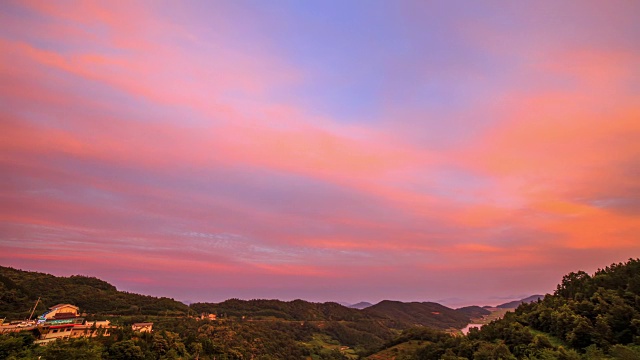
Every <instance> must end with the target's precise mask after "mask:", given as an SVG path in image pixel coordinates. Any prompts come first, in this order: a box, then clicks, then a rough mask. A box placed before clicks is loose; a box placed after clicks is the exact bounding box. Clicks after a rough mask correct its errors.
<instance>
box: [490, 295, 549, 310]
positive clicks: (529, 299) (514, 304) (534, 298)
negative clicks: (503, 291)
mask: <svg viewBox="0 0 640 360" xmlns="http://www.w3.org/2000/svg"><path fill="white" fill-rule="evenodd" d="M543 298H544V295H531V296H528V297H526V298H524V299H520V300H514V301H509V302H507V303H504V304H500V305H498V306H496V307H497V308H499V309H515V308H517V307H518V306H520V304H522V303H525V304H528V303H532V302H535V301H538V300H539V299H543Z"/></svg>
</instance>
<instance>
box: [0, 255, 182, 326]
mask: <svg viewBox="0 0 640 360" xmlns="http://www.w3.org/2000/svg"><path fill="white" fill-rule="evenodd" d="M38 298H40V302H39V303H38V307H37V308H36V311H35V313H36V314H41V313H43V312H44V311H45V310H47V309H48V307H49V306H53V305H55V304H60V303H70V304H74V305H76V306H78V307H80V310H81V311H82V312H87V313H92V314H119V315H127V314H130V315H133V314H142V315H153V314H164V315H169V314H173V315H182V314H186V313H187V311H188V307H187V305H185V304H183V303H181V302H179V301H175V300H173V299H170V298H166V297H161V298H158V297H154V296H147V295H139V294H132V293H128V292H124V291H118V289H116V287H115V286H113V285H111V284H109V283H107V282H106V281H102V280H100V279H97V278H94V277H86V276H80V275H74V276H70V277H61V276H60V277H59V276H53V275H49V274H44V273H39V272H33V271H23V270H18V269H14V268H10V267H4V266H0V314H2V316H3V317H4V316H6V317H7V318H10V319H21V318H26V317H28V316H29V314H30V310H31V309H32V308H33V305H34V304H35V303H36V300H37V299H38Z"/></svg>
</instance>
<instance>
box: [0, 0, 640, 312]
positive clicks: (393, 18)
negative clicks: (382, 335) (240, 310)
mask: <svg viewBox="0 0 640 360" xmlns="http://www.w3.org/2000/svg"><path fill="white" fill-rule="evenodd" d="M568 4H569V3H567V4H565V5H554V4H551V3H544V2H543V3H536V4H535V5H534V4H528V5H527V4H524V5H513V6H510V7H506V8H503V7H501V9H500V11H497V9H494V10H496V11H489V9H490V7H488V8H479V7H478V6H476V5H474V6H472V7H471V8H469V9H465V10H460V9H457V8H454V6H453V5H447V4H440V5H437V4H423V3H415V4H413V3H403V4H387V3H375V4H371V6H368V7H367V8H366V9H361V8H359V7H358V6H356V5H355V4H334V5H335V7H334V6H331V7H326V6H325V5H321V4H310V5H308V6H310V7H309V8H305V7H303V6H301V5H299V4H278V5H277V6H276V7H277V8H278V9H279V10H278V11H273V9H263V8H262V6H263V5H261V4H257V3H252V2H246V3H235V4H224V5H222V4H209V3H200V2H194V3H189V4H186V5H185V6H181V7H180V9H176V8H175V5H173V4H170V3H162V2H160V3H153V4H149V3H144V2H134V3H127V4H102V3H85V2H81V3H80V4H74V3H72V2H69V3H66V2H61V3H46V4H45V3H40V2H6V3H4V4H2V5H0V9H1V10H2V11H0V20H2V22H3V24H6V26H3V29H2V30H0V150H1V151H0V173H2V176H0V184H1V187H0V198H1V199H2V201H1V202H0V261H1V262H2V264H5V265H10V266H16V267H22V268H26V269H32V270H42V271H49V272H54V273H56V274H67V275H68V274H73V273H83V274H87V275H93V276H100V277H102V278H105V279H107V280H110V281H112V282H114V283H116V284H117V285H118V286H120V287H123V288H125V289H127V290H132V291H142V292H148V293H152V294H156V295H169V296H174V297H177V298H179V299H183V298H184V299H186V298H188V299H191V300H202V301H205V300H209V301H217V300H222V299H224V298H227V297H249V298H253V297H278V298H282V299H292V298H298V297H301V298H306V299H310V300H317V301H324V300H339V301H354V302H355V301H360V300H368V301H377V300H381V299H383V298H396V299H401V300H437V299H468V303H471V302H474V301H476V302H477V301H480V302H481V301H492V300H491V299H496V298H497V297H509V296H511V295H514V294H523V293H534V292H536V293H537V292H545V291H551V290H553V287H554V285H555V283H557V282H558V280H559V279H560V278H561V276H562V275H563V274H564V273H566V272H567V271H572V270H577V269H586V270H595V268H597V267H598V266H604V265H606V264H607V263H609V262H612V261H621V260H625V259H626V258H629V257H634V256H639V255H638V254H640V243H638V241H637V236H636V234H637V233H638V231H639V230H640V216H639V215H640V212H639V209H640V195H639V194H640V192H639V191H638V190H639V189H640V180H639V179H640V176H639V175H640V173H639V169H640V163H639V162H638V159H640V146H639V145H638V144H640V141H638V139H640V122H639V121H638V119H639V118H640V107H639V106H638V104H640V101H639V100H640V99H639V96H640V71H639V70H638V67H637V64H638V63H639V62H640V48H639V47H638V46H637V45H636V42H635V41H633V40H634V39H637V36H638V35H640V29H638V27H637V24H636V23H635V22H633V21H631V20H632V19H630V18H629V16H630V15H629V14H633V13H634V12H633V11H631V10H632V9H628V7H629V6H631V7H633V6H634V5H630V4H628V3H620V4H618V3H613V2H612V3H609V4H607V8H608V9H607V11H605V12H601V11H599V10H594V9H593V8H592V6H590V5H588V4H585V3H571V5H568ZM550 7H553V8H554V9H555V10H554V11H555V12H549V11H547V10H549V8H550ZM576 7H579V8H576ZM634 10H639V9H634ZM555 13H557V14H563V13H571V14H573V15H574V16H572V17H571V20H570V21H569V23H567V22H566V21H558V19H557V18H556V17H555V16H552V15H551V14H555ZM314 14H315V15H314ZM318 14H324V15H318ZM427 18H432V19H433V21H431V22H429V21H424V20H425V19H427ZM247 19H251V20H252V21H250V22H249V24H248V25H247V26H241V25H240V24H244V23H247V22H246V20H247ZM214 20H215V21H214ZM436 20H437V21H436ZM324 29H327V31H324ZM364 29H369V30H366V31H365V30H364ZM329 30H330V31H329ZM372 35H375V36H376V39H380V41H373V40H366V39H370V38H371V36H372ZM383 40H384V41H383ZM568 254H571V255H570V256H568ZM479 284H482V285H479ZM451 301H452V302H455V301H457V300H451ZM464 302H465V301H462V302H461V303H464Z"/></svg>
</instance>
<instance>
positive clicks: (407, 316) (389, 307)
mask: <svg viewBox="0 0 640 360" xmlns="http://www.w3.org/2000/svg"><path fill="white" fill-rule="evenodd" d="M463 309H464V308H463ZM467 310H468V309H464V310H460V311H458V310H453V309H450V308H448V307H446V306H443V305H440V304H437V303H433V302H409V303H405V302H400V301H390V300H385V301H381V302H379V303H377V304H375V305H373V306H370V307H368V308H366V309H364V310H362V311H363V312H364V313H366V314H369V315H372V316H379V317H388V318H391V319H394V320H395V321H397V322H398V323H401V324H406V325H407V326H409V327H410V326H428V327H431V328H434V329H450V328H454V329H460V328H463V327H464V326H465V325H467V324H468V323H469V320H470V318H471V317H474V316H471V315H470V314H469V313H468V312H467ZM482 310H483V309H482ZM485 311H486V310H485ZM488 313H489V311H486V312H484V313H483V315H484V314H488Z"/></svg>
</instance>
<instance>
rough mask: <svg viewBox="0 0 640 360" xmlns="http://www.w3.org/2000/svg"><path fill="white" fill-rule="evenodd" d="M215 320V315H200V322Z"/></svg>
mask: <svg viewBox="0 0 640 360" xmlns="http://www.w3.org/2000/svg"><path fill="white" fill-rule="evenodd" d="M216 318H217V316H216V314H205V313H202V314H201V315H200V320H215V319H216Z"/></svg>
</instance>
